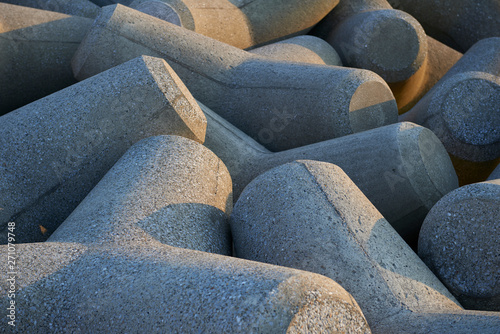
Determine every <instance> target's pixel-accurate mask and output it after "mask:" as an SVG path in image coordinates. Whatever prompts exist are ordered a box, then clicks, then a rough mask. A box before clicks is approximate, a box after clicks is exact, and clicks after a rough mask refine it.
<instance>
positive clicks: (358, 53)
mask: <svg viewBox="0 0 500 334" xmlns="http://www.w3.org/2000/svg"><path fill="white" fill-rule="evenodd" d="M313 34H315V35H317V36H319V37H321V38H323V39H325V40H327V41H328V42H329V43H330V44H331V45H332V46H333V47H334V48H335V50H337V51H338V52H339V55H340V57H341V59H342V62H343V63H344V65H345V66H352V67H358V68H364V69H368V70H371V71H374V72H375V73H377V74H379V75H380V76H381V77H382V78H384V80H386V81H387V82H399V81H402V80H406V79H408V78H410V77H411V76H412V75H413V74H415V72H417V70H418V69H419V68H420V67H421V66H422V64H423V62H424V60H425V57H426V55H427V39H426V35H425V32H424V29H423V28H422V26H421V25H420V24H419V23H418V21H417V20H415V19H414V18H413V17H412V16H410V15H409V14H407V13H405V12H402V11H400V10H395V9H393V8H392V7H391V5H389V3H388V2H387V1H386V0H349V1H340V3H339V4H338V6H336V7H335V8H334V9H333V10H332V11H331V12H330V13H329V14H328V15H327V16H326V17H325V18H324V19H323V20H322V21H321V22H320V23H319V24H318V26H317V27H316V28H315V31H314V32H313Z"/></svg>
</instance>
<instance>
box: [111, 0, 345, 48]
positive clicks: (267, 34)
mask: <svg viewBox="0 0 500 334" xmlns="http://www.w3.org/2000/svg"><path fill="white" fill-rule="evenodd" d="M115 2H118V1H115ZM338 3H339V0H308V1H301V0H211V1H199V0H153V1H151V0H136V1H134V2H132V3H131V4H130V7H132V8H134V9H137V10H140V11H143V12H144V13H146V14H149V15H153V16H157V17H159V18H161V19H163V20H166V21H168V22H171V23H174V24H177V25H179V26H182V27H184V28H186V29H190V30H193V31H195V32H197V33H199V34H202V35H205V36H208V37H211V38H214V39H216V40H219V41H221V42H224V43H227V44H230V45H233V46H235V47H238V48H241V49H245V48H248V47H252V46H256V45H262V44H264V43H271V42H276V41H278V40H281V39H285V38H289V37H292V36H295V35H299V34H305V33H307V32H308V31H309V30H310V29H311V28H312V27H313V26H314V25H315V24H316V23H318V22H319V21H320V20H321V19H322V18H323V17H324V16H325V15H326V14H328V12H330V11H331V10H332V8H334V7H335V6H336V5H337V4H338Z"/></svg>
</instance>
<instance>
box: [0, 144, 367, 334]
mask: <svg viewBox="0 0 500 334" xmlns="http://www.w3.org/2000/svg"><path fill="white" fill-rule="evenodd" d="M230 195H231V178H230V176H229V173H228V172H227V169H226V168H225V167H224V164H223V163H222V162H221V161H220V160H219V158H217V157H216V156H215V154H213V153H212V152H210V151H209V150H208V149H207V148H205V147H203V146H202V145H201V144H199V143H197V142H195V141H192V140H190V139H186V138H182V137H177V136H158V137H150V138H147V139H144V140H142V141H140V142H139V143H137V144H135V145H134V146H132V148H130V150H129V151H128V152H127V153H126V154H125V155H124V156H123V157H122V159H120V160H119V161H118V162H117V163H116V165H115V166H114V167H113V168H112V169H111V170H110V171H109V172H108V173H107V174H106V176H105V177H104V178H103V179H102V180H101V182H99V184H98V185H97V186H96V187H95V188H94V189H93V190H92V192H90V193H89V195H88V196H87V197H86V198H85V200H84V201H83V202H82V203H81V204H80V205H79V206H78V208H77V209H76V210H75V211H74V212H73V214H72V215H71V216H70V217H69V218H68V219H67V220H66V221H65V222H64V223H63V225H62V226H61V227H60V228H59V229H58V230H57V231H56V233H54V235H53V236H52V237H51V238H50V239H49V241H48V242H46V243H34V244H23V245H20V247H19V248H20V249H19V250H18V251H19V253H20V254H21V258H20V262H21V263H22V265H21V266H20V270H23V271H24V272H31V274H30V275H29V276H27V277H25V278H24V280H22V281H21V282H19V283H18V284H19V285H20V287H21V289H20V291H19V292H18V298H19V300H20V315H19V316H20V317H22V318H23V321H20V326H19V327H18V328H17V329H18V330H20V331H22V332H25V333H35V332H36V333H42V332H46V333H47V332H75V331H76V332H87V333H88V332H92V333H104V332H106V333H109V332H114V333H119V332H122V333H124V332H148V333H153V332H158V333H174V332H175V333H186V332H188V333H192V332H197V331H203V332H205V331H206V332H210V333H218V332H223V333H250V332H256V333H283V332H285V331H286V332H287V333H303V332H304V329H307V330H308V331H311V332H328V331H334V332H353V333H370V330H369V328H368V325H367V323H366V320H365V318H364V316H363V314H362V312H361V310H360V309H359V306H358V305H357V303H356V302H355V301H354V299H353V298H352V296H351V295H350V294H349V293H347V292H346V291H345V290H344V289H343V288H342V287H341V286H340V285H338V284H337V283H335V282H334V281H332V280H331V279H328V278H326V277H323V276H320V275H316V274H313V273H307V272H302V271H298V270H293V269H289V268H283V267H275V266H269V265H265V264H261V263H257V262H251V261H245V260H240V259H234V258H229V257H224V256H219V255H214V254H209V253H206V252H216V253H223V254H230V252H231V243H230V237H229V233H228V232H229V225H228V224H227V220H226V217H225V215H226V213H225V212H224V211H226V212H227V213H230V209H231V207H232V201H231V198H230ZM172 244H175V245H176V246H179V247H183V248H191V249H198V250H203V251H206V252H200V251H194V250H186V249H180V248H176V247H173V246H171V245H172ZM6 247H7V246H2V248H4V249H5V248H6ZM40 253H43V258H42V257H38V256H36V255H37V254H40ZM46 257H48V260H47V259H45V258H46ZM1 269H2V274H1V275H2V276H1V277H2V284H3V283H4V282H5V281H6V279H7V277H5V273H6V272H7V271H8V270H7V267H6V266H4V265H2V267H1ZM2 299H3V300H6V296H5V295H4V296H2ZM61 305H65V307H64V308H61V307H60V306H61ZM54 310H55V311H54ZM96 314H98V319H99V321H96ZM76 319H78V320H77V321H76Z"/></svg>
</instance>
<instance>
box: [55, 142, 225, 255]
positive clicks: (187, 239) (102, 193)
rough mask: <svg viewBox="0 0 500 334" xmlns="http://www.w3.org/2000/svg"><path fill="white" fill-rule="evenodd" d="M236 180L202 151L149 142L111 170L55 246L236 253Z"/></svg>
mask: <svg viewBox="0 0 500 334" xmlns="http://www.w3.org/2000/svg"><path fill="white" fill-rule="evenodd" d="M232 206H233V200H232V186H231V177H230V176H229V172H228V171H227V169H226V167H225V166H224V163H223V162H222V161H221V160H220V159H219V158H217V156H216V155H215V154H213V153H212V152H211V151H210V150H208V149H207V148H205V147H204V146H203V145H201V144H199V143H197V142H195V141H193V140H190V139H187V138H183V137H178V136H157V137H150V138H147V139H143V140H141V141H140V142H138V143H136V144H135V145H134V146H132V147H131V148H130V149H129V150H128V151H127V153H125V155H124V156H123V157H122V158H121V159H120V160H119V161H118V162H117V163H116V164H115V165H114V166H113V168H111V169H110V171H109V172H108V173H107V174H106V175H105V176H104V177H103V178H102V180H101V181H100V182H99V183H98V184H97V185H96V186H95V187H94V189H93V190H92V191H91V192H90V193H89V194H88V195H87V197H86V198H85V199H84V200H83V201H82V202H81V203H80V205H79V206H78V207H77V208H76V209H75V211H73V213H72V214H71V215H70V216H69V217H68V218H67V219H66V220H65V221H64V222H63V223H62V224H61V226H59V228H58V229H57V230H56V231H55V232H54V233H53V234H52V236H51V237H50V238H49V239H48V241H57V242H81V243H92V242H94V243H106V244H111V243H113V244H122V243H128V242H131V241H133V240H135V239H142V240H144V242H152V241H153V240H156V241H159V242H162V243H165V244H168V245H170V246H175V247H182V248H189V249H195V250H200V251H205V252H212V253H218V254H223V255H231V248H232V241H231V233H230V231H229V224H228V221H227V216H226V213H227V214H230V213H231V210H232Z"/></svg>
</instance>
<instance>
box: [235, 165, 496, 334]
mask: <svg viewBox="0 0 500 334" xmlns="http://www.w3.org/2000/svg"><path fill="white" fill-rule="evenodd" d="M230 222H231V231H232V233H233V240H234V248H235V251H236V255H237V256H238V257H242V258H245V259H250V260H254V261H262V262H267V263H271V264H277V265H282V266H287V267H292V268H296V269H302V270H308V271H312V272H316V273H319V274H322V275H325V276H327V277H330V278H332V279H333V280H335V281H336V282H338V283H339V284H341V285H343V286H344V287H345V288H346V290H347V291H349V292H350V293H351V294H352V296H353V297H354V298H355V299H356V301H357V302H358V304H359V306H360V307H361V309H362V310H363V313H364V315H365V316H366V319H367V321H368V324H369V325H370V328H371V330H372V331H373V333H385V334H387V333H454V334H455V333H470V332H480V333H497V332H498V331H497V329H498V328H499V326H500V313H498V312H490V313H488V312H477V311H466V310H464V309H462V308H461V306H460V305H459V304H458V303H457V302H456V300H455V299H454V297H453V296H452V295H451V294H450V292H449V291H448V290H447V289H446V288H445V287H444V286H443V284H442V283H441V282H440V281H439V280H438V279H437V278H436V276H434V274H433V273H432V272H431V271H430V270H429V269H428V268H427V267H426V265H425V264H424V263H423V262H422V260H420V258H419V257H418V256H417V255H416V254H415V253H414V252H413V251H412V250H411V249H410V248H409V247H408V245H407V244H406V243H405V242H404V241H403V240H402V239H401V238H400V237H399V236H398V234H397V233H396V232H395V231H394V229H393V228H392V227H391V226H390V225H389V224H388V222H387V221H386V220H385V219H384V217H383V216H382V215H381V214H380V213H379V212H378V211H377V209H376V208H375V207H374V206H373V205H372V204H371V203H370V201H369V200H368V199H367V198H366V197H365V195H363V193H362V192H361V191H360V190H359V188H358V187H356V185H355V184H354V183H353V182H352V181H351V180H350V179H349V177H348V176H347V175H346V174H345V173H344V172H343V171H342V170H341V169H340V168H339V167H337V166H335V165H333V164H328V163H324V162H317V161H310V160H301V161H296V162H292V163H288V164H285V165H282V166H279V167H276V168H274V169H272V170H270V171H268V172H266V173H264V174H262V175H260V176H259V177H257V178H256V179H255V180H254V181H252V182H251V183H250V184H249V185H248V186H247V187H246V188H245V190H244V191H243V193H242V194H241V196H240V198H239V199H238V202H237V203H236V205H235V207H234V210H233V213H232V215H231V220H230ZM457 316H458V317H457Z"/></svg>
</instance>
